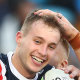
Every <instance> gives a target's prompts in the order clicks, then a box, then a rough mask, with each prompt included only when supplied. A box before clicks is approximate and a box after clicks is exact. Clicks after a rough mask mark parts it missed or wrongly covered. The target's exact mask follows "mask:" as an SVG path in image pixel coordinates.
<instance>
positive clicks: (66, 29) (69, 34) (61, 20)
mask: <svg viewBox="0 0 80 80" xmlns="http://www.w3.org/2000/svg"><path fill="white" fill-rule="evenodd" d="M34 14H35V15H39V16H45V15H46V16H47V15H50V16H52V17H53V19H54V20H55V21H56V23H57V25H58V26H59V27H60V30H61V31H62V35H63V37H65V38H66V39H67V40H68V41H70V40H72V39H73V38H74V37H75V36H76V35H77V33H78V32H79V31H78V30H77V29H76V28H74V27H73V26H72V24H71V23H70V22H69V21H68V20H67V19H66V18H65V17H64V16H63V15H62V14H60V13H56V12H53V11H51V10H48V9H45V10H38V11H37V12H35V13H34Z"/></svg>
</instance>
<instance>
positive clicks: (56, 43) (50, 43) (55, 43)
mask: <svg viewBox="0 0 80 80" xmlns="http://www.w3.org/2000/svg"><path fill="white" fill-rule="evenodd" d="M36 37H37V38H39V39H41V40H43V41H45V40H44V39H43V38H42V37H39V36H36ZM50 44H52V45H57V43H54V42H52V43H50Z"/></svg>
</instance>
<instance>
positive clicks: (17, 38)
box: [16, 31, 22, 45]
mask: <svg viewBox="0 0 80 80" xmlns="http://www.w3.org/2000/svg"><path fill="white" fill-rule="evenodd" d="M21 38H22V33H21V32H20V31H18V32H17V34H16V42H17V45H20V43H21Z"/></svg>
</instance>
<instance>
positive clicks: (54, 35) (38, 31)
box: [30, 20, 60, 42]
mask: <svg viewBox="0 0 80 80" xmlns="http://www.w3.org/2000/svg"><path fill="white" fill-rule="evenodd" d="M30 33H31V34H32V35H33V36H34V35H35V36H40V37H43V38H44V39H47V40H52V41H55V42H57V41H59V40H60V31H59V30H58V29H57V28H52V27H51V26H49V25H47V24H45V23H44V22H43V21H42V20H38V21H36V22H34V23H33V24H32V25H31V30H30Z"/></svg>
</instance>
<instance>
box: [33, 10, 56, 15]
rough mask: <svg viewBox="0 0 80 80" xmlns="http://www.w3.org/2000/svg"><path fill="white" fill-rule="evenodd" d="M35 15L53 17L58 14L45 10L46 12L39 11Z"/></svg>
mask: <svg viewBox="0 0 80 80" xmlns="http://www.w3.org/2000/svg"><path fill="white" fill-rule="evenodd" d="M34 14H36V15H40V16H42V15H51V16H52V15H56V14H57V13H56V12H53V11H51V10H48V9H45V10H38V11H36V12H34Z"/></svg>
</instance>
